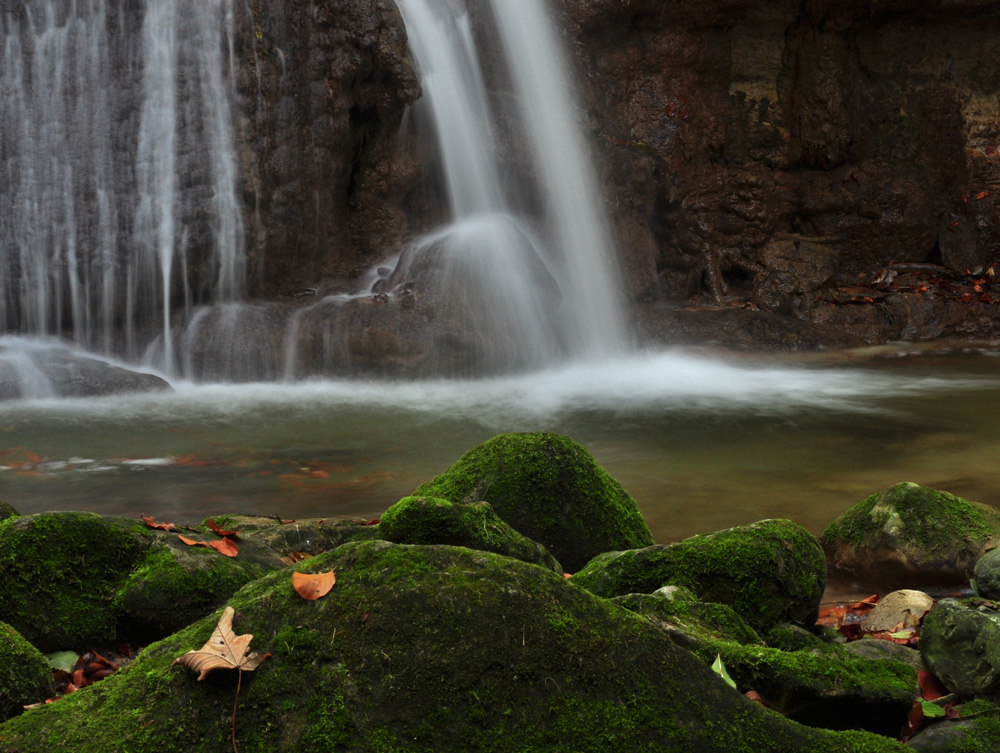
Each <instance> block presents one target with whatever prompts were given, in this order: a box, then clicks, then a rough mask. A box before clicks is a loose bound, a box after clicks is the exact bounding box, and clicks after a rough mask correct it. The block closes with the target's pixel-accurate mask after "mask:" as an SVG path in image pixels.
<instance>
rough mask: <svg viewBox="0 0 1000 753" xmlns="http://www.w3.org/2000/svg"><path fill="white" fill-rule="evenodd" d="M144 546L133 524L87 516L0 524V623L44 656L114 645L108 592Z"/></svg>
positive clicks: (137, 526)
mask: <svg viewBox="0 0 1000 753" xmlns="http://www.w3.org/2000/svg"><path fill="white" fill-rule="evenodd" d="M149 545H150V535H149V534H148V533H147V531H146V529H145V528H144V527H143V526H142V525H140V524H138V523H133V522H132V521H127V520H123V519H115V518H103V517H101V516H99V515H95V514H93V513H81V512H65V513H46V514H42V515H25V516H21V517H17V518H9V519H7V520H4V521H2V522H0V619H2V620H4V621H6V622H9V623H10V624H11V625H13V626H14V627H15V628H16V629H17V630H18V631H20V632H21V633H22V634H23V635H24V636H25V637H26V638H27V639H28V640H30V641H31V642H32V643H33V644H35V645H36V646H38V647H39V648H41V649H43V650H55V649H64V648H86V647H87V644H94V643H100V642H104V641H110V640H113V639H114V638H115V635H116V627H117V620H118V613H117V611H116V609H115V606H114V603H113V601H114V594H115V590H116V588H117V586H118V584H119V583H121V581H122V579H123V578H125V577H126V575H127V574H128V573H129V572H130V571H131V569H132V568H133V567H134V566H135V565H136V564H137V563H138V562H139V560H140V559H141V557H142V556H143V554H144V553H145V551H146V550H147V549H148V547H149Z"/></svg>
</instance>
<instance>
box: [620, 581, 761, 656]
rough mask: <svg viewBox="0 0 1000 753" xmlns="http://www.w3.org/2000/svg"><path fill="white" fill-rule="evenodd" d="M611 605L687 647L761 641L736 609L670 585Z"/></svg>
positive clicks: (756, 642)
mask: <svg viewBox="0 0 1000 753" xmlns="http://www.w3.org/2000/svg"><path fill="white" fill-rule="evenodd" d="M611 602H612V603H613V604H617V605H618V606H620V607H623V608H624V609H628V610H629V611H631V612H635V613H636V614H641V615H642V616H643V617H645V618H646V619H648V620H649V621H650V622H652V623H653V624H654V625H656V626H657V627H658V628H660V629H661V630H663V631H664V632H666V633H667V635H669V636H670V637H671V638H672V639H673V641H674V642H675V643H677V644H678V645H679V646H682V647H684V648H689V649H691V648H694V647H696V646H698V645H700V644H701V643H704V642H706V641H734V642H736V643H742V644H747V643H752V644H759V643H760V642H761V639H760V636H759V635H758V634H757V631H756V630H754V629H753V628H752V627H750V626H749V625H747V624H746V622H744V621H743V619H742V618H741V617H740V616H739V615H738V614H736V612H734V611H733V610H732V609H730V608H729V607H727V606H726V605H725V604H708V603H705V602H703V601H698V599H697V598H696V597H695V595H694V594H693V593H691V592H690V591H689V590H688V589H686V588H680V587H678V586H667V587H665V588H661V589H660V590H659V591H656V592H654V593H651V594H625V595H624V596H616V597H614V598H613V599H611Z"/></svg>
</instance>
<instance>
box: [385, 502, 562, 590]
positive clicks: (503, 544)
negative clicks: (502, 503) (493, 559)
mask: <svg viewBox="0 0 1000 753" xmlns="http://www.w3.org/2000/svg"><path fill="white" fill-rule="evenodd" d="M379 534H380V536H381V537H382V538H384V539H385V540H386V541H392V542H394V543H396V544H449V545H451V546H465V547H469V548H470V549H479V550H481V551H484V552H495V553H496V554H503V555H505V556H507V557H513V558H514V559H518V560H521V561H522V562H528V563H530V564H534V565H540V566H542V567H545V568H547V569H549V570H552V571H553V572H556V573H558V574H559V575H562V574H563V569H562V565H560V564H559V563H558V562H557V561H556V558H555V557H553V556H552V555H551V554H549V552H548V551H547V550H546V549H545V547H544V546H542V545H541V544H539V543H538V542H537V541H532V540H531V539H529V538H527V537H526V536H522V535H521V534H519V533H518V532H517V531H515V530H514V529H513V528H511V527H510V526H509V525H507V524H506V523H505V522H504V521H502V520H501V519H500V518H499V517H498V516H497V514H496V512H494V510H493V508H492V507H490V505H489V503H487V502H476V503H474V504H469V505H456V504H452V503H451V502H449V501H447V500H444V499H434V498H432V497H404V498H403V499H401V500H399V502H397V503H396V504H394V505H393V506H392V507H390V508H389V509H388V510H386V511H385V513H383V515H382V522H381V523H379Z"/></svg>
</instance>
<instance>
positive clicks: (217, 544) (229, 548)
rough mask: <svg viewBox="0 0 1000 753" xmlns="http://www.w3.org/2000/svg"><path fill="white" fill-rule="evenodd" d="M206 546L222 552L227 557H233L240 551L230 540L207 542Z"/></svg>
mask: <svg viewBox="0 0 1000 753" xmlns="http://www.w3.org/2000/svg"><path fill="white" fill-rule="evenodd" d="M208 545H209V546H210V547H212V548H213V549H216V550H218V551H220V552H222V553H223V554H224V555H226V556H227V557H235V556H236V555H237V554H239V553H240V550H239V549H237V548H236V544H234V543H233V540H232V539H221V540H219V541H209V542H208Z"/></svg>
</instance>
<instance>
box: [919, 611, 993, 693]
mask: <svg viewBox="0 0 1000 753" xmlns="http://www.w3.org/2000/svg"><path fill="white" fill-rule="evenodd" d="M919 645H920V653H921V655H922V656H923V657H924V662H925V663H926V664H927V667H928V669H930V670H931V671H932V672H933V673H934V674H935V675H937V677H938V678H939V679H940V680H941V682H942V683H943V684H944V685H945V687H947V688H948V689H949V690H951V691H954V692H956V693H960V694H961V695H963V696H966V697H969V696H977V695H1000V612H998V611H997V604H996V603H995V602H985V603H984V602H982V600H968V601H965V602H963V601H958V600H957V599H942V600H941V601H939V602H938V603H937V604H936V605H935V607H934V608H933V609H932V610H931V611H930V612H928V613H927V615H926V616H925V617H924V623H923V626H922V628H921V630H920V644H919Z"/></svg>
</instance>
